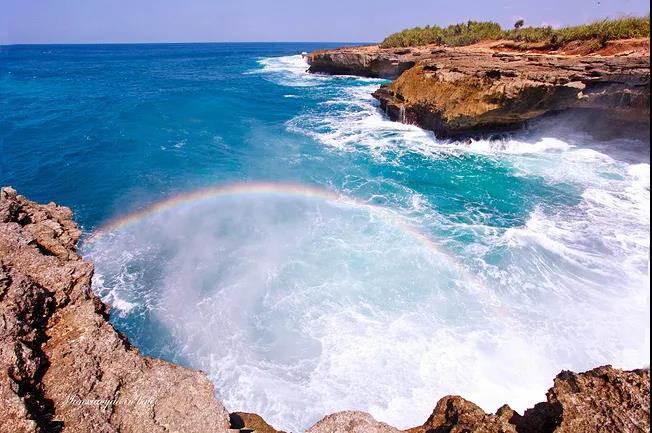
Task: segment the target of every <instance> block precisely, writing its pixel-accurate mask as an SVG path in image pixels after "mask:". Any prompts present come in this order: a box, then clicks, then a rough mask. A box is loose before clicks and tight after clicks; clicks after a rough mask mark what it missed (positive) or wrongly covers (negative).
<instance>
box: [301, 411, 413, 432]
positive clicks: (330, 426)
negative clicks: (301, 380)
mask: <svg viewBox="0 0 652 433" xmlns="http://www.w3.org/2000/svg"><path fill="white" fill-rule="evenodd" d="M306 433H400V430H397V429H395V428H394V427H391V426H389V425H387V424H385V423H382V422H378V421H376V420H375V419H374V418H373V417H372V416H371V415H369V414H368V413H364V412H353V411H351V412H338V413H334V414H332V415H328V416H327V417H326V418H324V419H322V420H321V421H319V422H318V423H317V424H315V425H314V426H312V427H311V428H309V429H308V430H307V431H306Z"/></svg>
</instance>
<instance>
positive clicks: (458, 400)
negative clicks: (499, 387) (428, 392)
mask: <svg viewBox="0 0 652 433" xmlns="http://www.w3.org/2000/svg"><path fill="white" fill-rule="evenodd" d="M514 414H515V412H514V411H512V410H511V409H510V408H509V407H508V406H504V407H503V408H501V409H500V410H499V411H498V413H497V414H496V415H489V414H486V413H485V412H484V411H483V410H482V409H480V407H478V406H476V405H475V404H473V403H471V402H470V401H467V400H465V399H463V398H462V397H458V396H447V397H444V398H442V399H441V400H439V402H438V403H437V406H436V407H435V410H434V411H433V412H432V415H430V418H428V420H427V421H426V422H425V424H424V425H423V426H421V427H416V428H413V429H410V430H409V431H408V433H433V432H437V433H466V432H477V433H516V432H517V430H516V426H515V425H513V424H510V420H511V419H512V418H513V416H514Z"/></svg>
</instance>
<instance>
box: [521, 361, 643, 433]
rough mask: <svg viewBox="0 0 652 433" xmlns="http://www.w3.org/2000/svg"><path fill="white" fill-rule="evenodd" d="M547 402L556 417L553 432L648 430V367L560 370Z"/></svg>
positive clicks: (603, 432) (586, 432)
mask: <svg viewBox="0 0 652 433" xmlns="http://www.w3.org/2000/svg"><path fill="white" fill-rule="evenodd" d="M548 405H549V406H550V407H552V408H554V412H555V414H558V417H559V423H558V426H557V428H556V429H555V430H554V432H555V433H589V432H591V433H594V432H595V433H612V432H613V433H615V432H630V433H643V432H649V431H650V370H649V369H646V370H634V371H631V372H626V371H622V370H618V369H615V368H612V367H611V366H604V367H598V368H596V369H593V370H590V371H587V372H586V373H580V374H577V373H573V372H571V371H563V372H561V373H560V374H559V375H558V376H557V377H556V378H555V385H554V386H553V387H552V388H551V389H550V391H549V392H548ZM525 415H526V416H527V415H528V414H527V413H526V414H525Z"/></svg>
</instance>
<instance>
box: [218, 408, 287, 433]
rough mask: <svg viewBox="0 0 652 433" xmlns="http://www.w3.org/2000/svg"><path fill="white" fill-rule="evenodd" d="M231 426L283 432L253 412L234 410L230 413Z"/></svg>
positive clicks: (262, 431) (276, 432)
mask: <svg viewBox="0 0 652 433" xmlns="http://www.w3.org/2000/svg"><path fill="white" fill-rule="evenodd" d="M231 428H232V429H241V430H242V429H245V430H249V431H255V432H256V433H285V432H284V431H280V430H276V429H275V428H274V427H272V426H271V425H269V424H267V422H266V421H265V420H264V419H263V418H262V417H261V416H260V415H257V414H255V413H247V412H234V413H232V414H231Z"/></svg>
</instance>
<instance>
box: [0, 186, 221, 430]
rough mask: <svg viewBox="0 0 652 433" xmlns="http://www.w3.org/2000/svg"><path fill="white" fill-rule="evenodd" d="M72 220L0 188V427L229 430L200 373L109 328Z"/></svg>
mask: <svg viewBox="0 0 652 433" xmlns="http://www.w3.org/2000/svg"><path fill="white" fill-rule="evenodd" d="M71 217H72V213H71V211H70V210H69V209H68V208H65V207H60V206H57V205H55V204H54V203H50V204H48V205H38V204H35V203H33V202H30V201H28V200H26V199H25V198H24V197H22V196H19V195H17V194H16V192H15V191H14V190H12V189H10V188H4V189H2V191H1V193H0V307H1V308H0V432H2V433H5V432H7V433H10V432H11V433H20V432H43V433H51V432H59V431H60V432H80V433H87V432H161V433H163V432H211V433H216V432H225V431H226V430H227V429H228V428H229V417H228V413H227V412H226V410H225V409H224V407H223V406H222V405H221V403H219V402H218V401H217V400H215V398H214V395H213V385H212V384H211V382H210V381H209V380H208V379H207V377H206V376H205V375H204V374H202V373H200V372H195V371H192V370H188V369H186V368H182V367H179V366H177V365H173V364H170V363H167V362H164V361H161V360H158V359H153V358H148V357H144V356H142V355H141V354H140V353H139V352H138V351H137V350H136V349H135V348H134V347H132V346H131V345H130V344H129V342H128V341H127V339H126V338H125V337H124V336H123V335H121V334H120V333H118V332H116V331H115V330H114V329H113V327H112V326H111V324H110V323H109V321H108V314H107V313H108V311H107V307H106V306H105V305H104V304H103V303H102V302H101V301H100V300H99V299H98V298H97V297H96V296H95V295H94V294H93V292H92V291H91V276H92V274H93V265H92V264H91V263H89V262H86V261H84V260H82V259H81V258H80V257H79V255H78V254H77V252H76V249H75V244H76V242H77V240H78V239H79V236H80V233H81V232H80V230H79V229H78V228H77V226H76V225H75V223H74V222H73V221H72V219H71Z"/></svg>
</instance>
